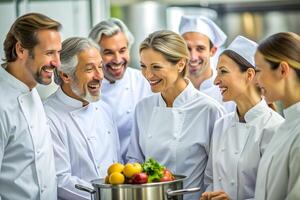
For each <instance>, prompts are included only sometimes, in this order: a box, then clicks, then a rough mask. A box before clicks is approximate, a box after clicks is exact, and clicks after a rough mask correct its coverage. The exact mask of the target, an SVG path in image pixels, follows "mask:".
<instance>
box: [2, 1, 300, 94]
mask: <svg viewBox="0 0 300 200" xmlns="http://www.w3.org/2000/svg"><path fill="white" fill-rule="evenodd" d="M28 12H40V13H43V14H46V15H48V16H50V17H52V18H54V19H56V20H58V21H59V22H61V23H62V25H63V29H62V37H63V39H65V38H67V37H70V36H84V37H85V36H88V33H89V30H90V29H91V27H92V26H93V25H95V24H97V23H98V22H100V21H101V20H103V19H105V18H108V17H117V18H120V19H122V20H123V21H124V22H125V23H126V24H127V25H128V27H129V29H130V30H131V31H132V33H133V35H134V36H135V43H134V45H133V47H132V49H131V65H130V66H132V67H135V68H138V67H139V58H138V46H139V44H140V42H141V41H142V40H143V39H144V38H145V37H146V36H147V35H148V34H149V33H151V32H153V31H155V30H160V29H170V30H173V31H175V32H177V31H178V25H179V21H180V17H181V16H182V15H183V14H196V15H205V16H207V17H209V18H211V19H212V20H214V21H215V22H216V23H217V24H218V25H219V26H220V27H221V28H222V29H223V31H224V32H225V33H226V34H227V36H228V39H227V44H228V43H230V42H231V41H232V39H233V38H234V37H235V36H237V35H239V34H242V35H244V36H246V37H249V38H251V39H253V40H255V41H257V42H259V41H260V40H261V39H263V38H265V37H267V36H268V35H270V34H273V33H276V32H281V31H293V32H296V33H298V34H300V0H252V1H248V0H157V1H142V0H0V40H1V49H0V55H1V58H3V56H4V55H3V41H4V38H5V36H6V33H7V32H8V30H9V28H10V26H11V24H12V23H13V21H14V20H15V19H16V17H18V16H20V15H23V14H25V13H28ZM40 87H41V88H42V89H40V91H41V93H42V94H41V95H42V97H44V96H47V95H48V94H49V93H51V92H53V90H54V89H55V86H48V87H47V88H48V89H47V90H45V88H43V87H45V86H40ZM51 87H52V89H51ZM43 92H44V93H43Z"/></svg>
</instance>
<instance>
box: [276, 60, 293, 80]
mask: <svg viewBox="0 0 300 200" xmlns="http://www.w3.org/2000/svg"><path fill="white" fill-rule="evenodd" d="M277 70H278V72H279V75H280V76H281V77H282V78H286V77H287V76H288V75H289V73H290V66H289V64H288V63H287V62H286V61H282V62H280V63H279V67H278V69H277Z"/></svg>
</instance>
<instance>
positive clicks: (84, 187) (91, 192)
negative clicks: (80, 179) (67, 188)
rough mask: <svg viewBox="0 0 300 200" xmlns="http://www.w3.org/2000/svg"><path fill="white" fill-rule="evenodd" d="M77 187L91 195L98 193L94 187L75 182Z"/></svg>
mask: <svg viewBox="0 0 300 200" xmlns="http://www.w3.org/2000/svg"><path fill="white" fill-rule="evenodd" d="M75 188H76V189H78V190H81V191H85V192H88V193H90V194H91V195H93V194H95V193H96V191H95V190H94V189H92V188H89V187H86V186H83V185H80V184H75Z"/></svg>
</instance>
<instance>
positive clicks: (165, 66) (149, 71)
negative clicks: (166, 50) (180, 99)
mask: <svg viewBox="0 0 300 200" xmlns="http://www.w3.org/2000/svg"><path fill="white" fill-rule="evenodd" d="M140 59H141V69H142V74H143V75H144V77H145V78H146V79H147V80H148V81H149V83H150V86H151V90H152V92H161V93H162V94H164V93H167V92H168V91H171V90H174V89H175V90H176V87H177V85H178V82H179V80H180V79H183V78H182V76H181V74H180V72H179V71H182V69H181V67H180V66H179V65H180V64H179V63H177V64H173V63H171V62H169V61H167V60H166V59H165V58H164V57H163V55H162V54H161V53H159V52H157V51H155V50H153V49H151V48H150V49H144V50H142V51H141V53H140Z"/></svg>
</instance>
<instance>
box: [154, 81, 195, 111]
mask: <svg viewBox="0 0 300 200" xmlns="http://www.w3.org/2000/svg"><path fill="white" fill-rule="evenodd" d="M186 80H187V81H188V85H187V86H186V87H185V88H184V90H183V91H182V92H181V93H180V94H179V95H178V96H177V97H176V98H175V100H174V102H173V107H180V106H181V105H184V104H185V103H186V102H187V101H188V100H189V99H190V98H191V96H193V95H194V94H195V91H197V90H196V89H195V87H194V86H193V84H192V82H191V81H190V80H188V79H186ZM158 106H162V107H166V106H167V104H166V102H165V101H164V99H163V97H162V95H161V93H160V95H159V100H158Z"/></svg>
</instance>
